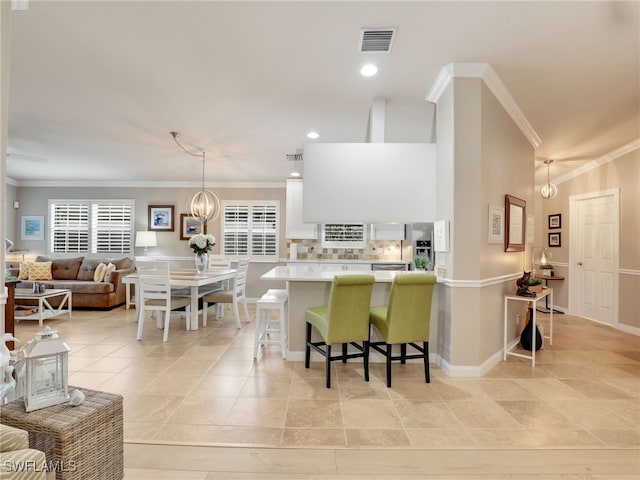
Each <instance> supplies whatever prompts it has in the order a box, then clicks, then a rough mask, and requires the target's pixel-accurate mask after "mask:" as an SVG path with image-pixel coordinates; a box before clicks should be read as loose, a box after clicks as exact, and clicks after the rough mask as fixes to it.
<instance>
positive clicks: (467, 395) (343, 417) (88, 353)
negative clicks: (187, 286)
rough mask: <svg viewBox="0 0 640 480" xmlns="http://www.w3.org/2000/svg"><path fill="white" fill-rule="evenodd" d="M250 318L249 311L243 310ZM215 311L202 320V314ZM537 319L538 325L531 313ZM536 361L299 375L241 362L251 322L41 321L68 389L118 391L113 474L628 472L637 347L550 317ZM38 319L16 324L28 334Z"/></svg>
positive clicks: (633, 340)
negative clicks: (120, 449) (165, 329)
mask: <svg viewBox="0 0 640 480" xmlns="http://www.w3.org/2000/svg"><path fill="white" fill-rule="evenodd" d="M251 312H252V313H253V309H251ZM211 316H212V315H210V317H211ZM543 318H544V316H543ZM555 320H556V321H555V322H554V324H555V329H554V345H553V346H548V345H547V346H545V349H544V350H543V351H540V352H538V358H537V360H538V365H537V366H536V367H535V368H531V366H530V364H529V363H528V362H526V361H525V360H522V359H517V358H513V357H510V359H509V360H508V361H507V362H503V363H501V364H499V365H497V366H496V367H494V368H493V369H492V370H491V371H490V372H489V373H488V374H487V375H486V376H485V377H483V378H473V379H471V378H465V379H452V378H448V377H447V376H446V375H444V374H443V373H442V372H441V371H440V370H439V369H438V368H437V367H435V366H433V365H432V369H431V373H432V382H431V383H430V384H425V383H424V380H423V379H421V378H420V377H421V375H422V371H421V366H420V365H419V364H407V365H404V366H401V365H394V371H393V376H394V377H393V378H394V382H393V387H392V388H391V389H387V388H386V386H385V384H384V369H383V366H382V365H377V364H376V365H373V366H372V376H371V381H370V382H369V383H366V382H364V380H363V379H362V372H361V364H358V363H348V364H347V365H342V364H339V363H338V364H336V365H335V366H334V370H333V376H334V377H333V378H334V388H332V389H331V390H327V389H326V388H325V387H324V370H323V364H322V363H320V362H314V363H313V364H312V368H311V369H309V370H306V369H305V368H304V366H303V364H302V363H301V362H286V361H283V360H282V358H281V357H280V356H279V352H278V350H277V348H276V347H275V346H274V347H268V348H267V349H266V350H265V351H264V353H263V354H262V355H261V356H260V357H259V358H258V360H255V361H254V360H253V338H254V337H253V323H251V324H248V325H245V326H244V327H243V328H242V329H241V330H237V329H236V328H235V326H234V323H233V320H232V318H231V315H230V314H229V313H228V312H227V313H226V314H225V318H224V319H222V320H221V321H215V320H213V321H210V324H209V325H208V326H207V327H206V328H201V329H199V330H198V331H192V332H187V331H185V330H184V326H183V321H182V320H181V319H179V318H178V317H173V319H172V325H171V327H172V328H171V330H170V333H169V342H168V343H167V344H162V342H161V331H160V330H158V329H156V328H155V322H154V321H153V320H150V319H149V320H147V322H146V324H145V331H144V337H143V340H142V341H141V342H136V341H135V329H136V324H135V314H134V312H133V311H132V310H129V311H128V310H125V309H124V308H118V309H115V310H113V311H110V312H101V311H75V312H74V313H73V318H72V319H71V320H69V319H68V318H67V317H66V316H64V317H60V318H56V319H51V320H48V321H46V324H47V325H50V326H51V327H53V328H56V329H58V330H59V332H60V335H61V337H62V338H63V339H64V340H65V341H67V343H68V344H69V346H70V347H71V349H72V353H71V355H70V384H72V385H80V386H84V387H87V388H96V389H100V390H105V391H110V392H114V393H119V394H122V395H123V396H124V404H125V465H126V479H127V480H134V479H151V478H153V479H178V478H181V479H182V478H185V479H187V478H188V479H191V478H193V479H240V478H242V479H265V480H266V479H276V478H278V479H293V478H296V479H297V478H300V479H329V478H331V479H353V480H356V479H365V478H366V479H393V478H402V479H414V478H433V479H444V478H447V479H449V478H454V479H455V478H460V479H473V478H483V479H488V478H496V479H503V478H509V479H529V478H530V479H539V480H541V479H551V478H568V479H605V478H607V479H609V478H616V479H627V478H628V479H631V478H633V479H637V478H640V460H639V459H640V339H639V338H638V337H636V336H633V335H629V334H625V333H621V332H618V331H616V330H614V329H612V328H609V327H606V326H603V325H599V324H596V323H593V322H590V321H587V320H584V319H580V318H577V317H572V316H556V317H555ZM36 331H38V327H37V322H32V321H23V322H20V323H18V326H17V329H16V333H17V336H18V337H19V338H20V339H21V340H23V341H26V340H29V339H30V338H32V337H33V334H34V333H35V332H36Z"/></svg>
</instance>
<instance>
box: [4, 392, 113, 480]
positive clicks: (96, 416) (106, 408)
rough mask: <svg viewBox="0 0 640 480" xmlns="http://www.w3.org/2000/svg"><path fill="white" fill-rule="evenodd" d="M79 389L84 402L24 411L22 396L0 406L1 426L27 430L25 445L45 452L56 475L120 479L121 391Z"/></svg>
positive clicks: (66, 478) (85, 479)
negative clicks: (116, 392)
mask: <svg viewBox="0 0 640 480" xmlns="http://www.w3.org/2000/svg"><path fill="white" fill-rule="evenodd" d="M69 389H70V390H75V389H79V390H81V391H82V392H83V393H84V396H85V401H84V403H82V404H81V405H79V406H77V407H72V406H70V405H68V404H61V405H54V406H52V407H47V408H43V409H40V410H35V411H33V412H29V413H27V412H26V411H25V408H24V401H23V400H22V399H18V400H14V401H13V402H11V403H8V404H6V405H3V406H2V409H0V421H1V422H2V423H4V424H5V425H9V426H12V427H17V428H22V429H23V430H26V431H28V432H29V446H30V447H31V448H35V449H37V450H41V451H43V452H44V453H45V455H46V456H47V468H48V469H49V470H51V471H53V470H55V472H56V479H57V480H61V479H64V480H71V479H74V480H90V479H95V480H122V479H123V478H124V438H123V437H124V435H123V416H122V396H120V395H114V394H111V393H106V392H99V391H95V390H89V389H86V388H78V387H69Z"/></svg>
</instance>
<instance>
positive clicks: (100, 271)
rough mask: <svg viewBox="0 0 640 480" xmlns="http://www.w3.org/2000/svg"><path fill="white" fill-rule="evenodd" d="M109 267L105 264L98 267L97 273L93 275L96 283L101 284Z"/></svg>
mask: <svg viewBox="0 0 640 480" xmlns="http://www.w3.org/2000/svg"><path fill="white" fill-rule="evenodd" d="M106 268H107V266H106V265H105V264H104V263H102V262H101V263H99V264H98V266H97V267H96V272H95V273H94V274H93V281H94V282H101V281H102V280H103V279H104V271H105V269H106Z"/></svg>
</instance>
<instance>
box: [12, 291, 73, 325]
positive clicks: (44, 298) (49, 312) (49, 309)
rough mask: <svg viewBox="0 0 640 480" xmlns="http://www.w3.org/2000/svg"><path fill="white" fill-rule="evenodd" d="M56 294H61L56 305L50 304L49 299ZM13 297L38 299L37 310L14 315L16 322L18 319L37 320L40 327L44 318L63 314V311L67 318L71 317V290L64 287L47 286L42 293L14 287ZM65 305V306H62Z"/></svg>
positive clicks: (17, 298)
mask: <svg viewBox="0 0 640 480" xmlns="http://www.w3.org/2000/svg"><path fill="white" fill-rule="evenodd" d="M58 296H62V299H61V300H60V303H59V304H58V306H57V307H53V306H51V304H50V303H49V299H51V298H53V297H58ZM15 299H16V300H37V301H38V306H37V311H36V312H35V313H32V314H29V315H21V316H18V315H16V316H15V320H16V322H17V321H19V320H38V321H39V322H40V326H41V327H42V323H43V321H44V319H45V318H53V317H57V316H58V315H64V314H65V313H68V314H69V318H71V290H68V289H66V288H48V289H46V290H45V291H44V293H33V291H32V290H31V289H27V288H16V293H15ZM65 306H66V308H64V307H65ZM35 308H36V306H35V305H34V309H35Z"/></svg>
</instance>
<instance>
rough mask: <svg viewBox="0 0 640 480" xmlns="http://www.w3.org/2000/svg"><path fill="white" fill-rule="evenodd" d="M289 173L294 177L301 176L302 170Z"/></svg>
mask: <svg viewBox="0 0 640 480" xmlns="http://www.w3.org/2000/svg"><path fill="white" fill-rule="evenodd" d="M289 175H290V176H292V177H299V176H300V172H291V173H290V174H289Z"/></svg>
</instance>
